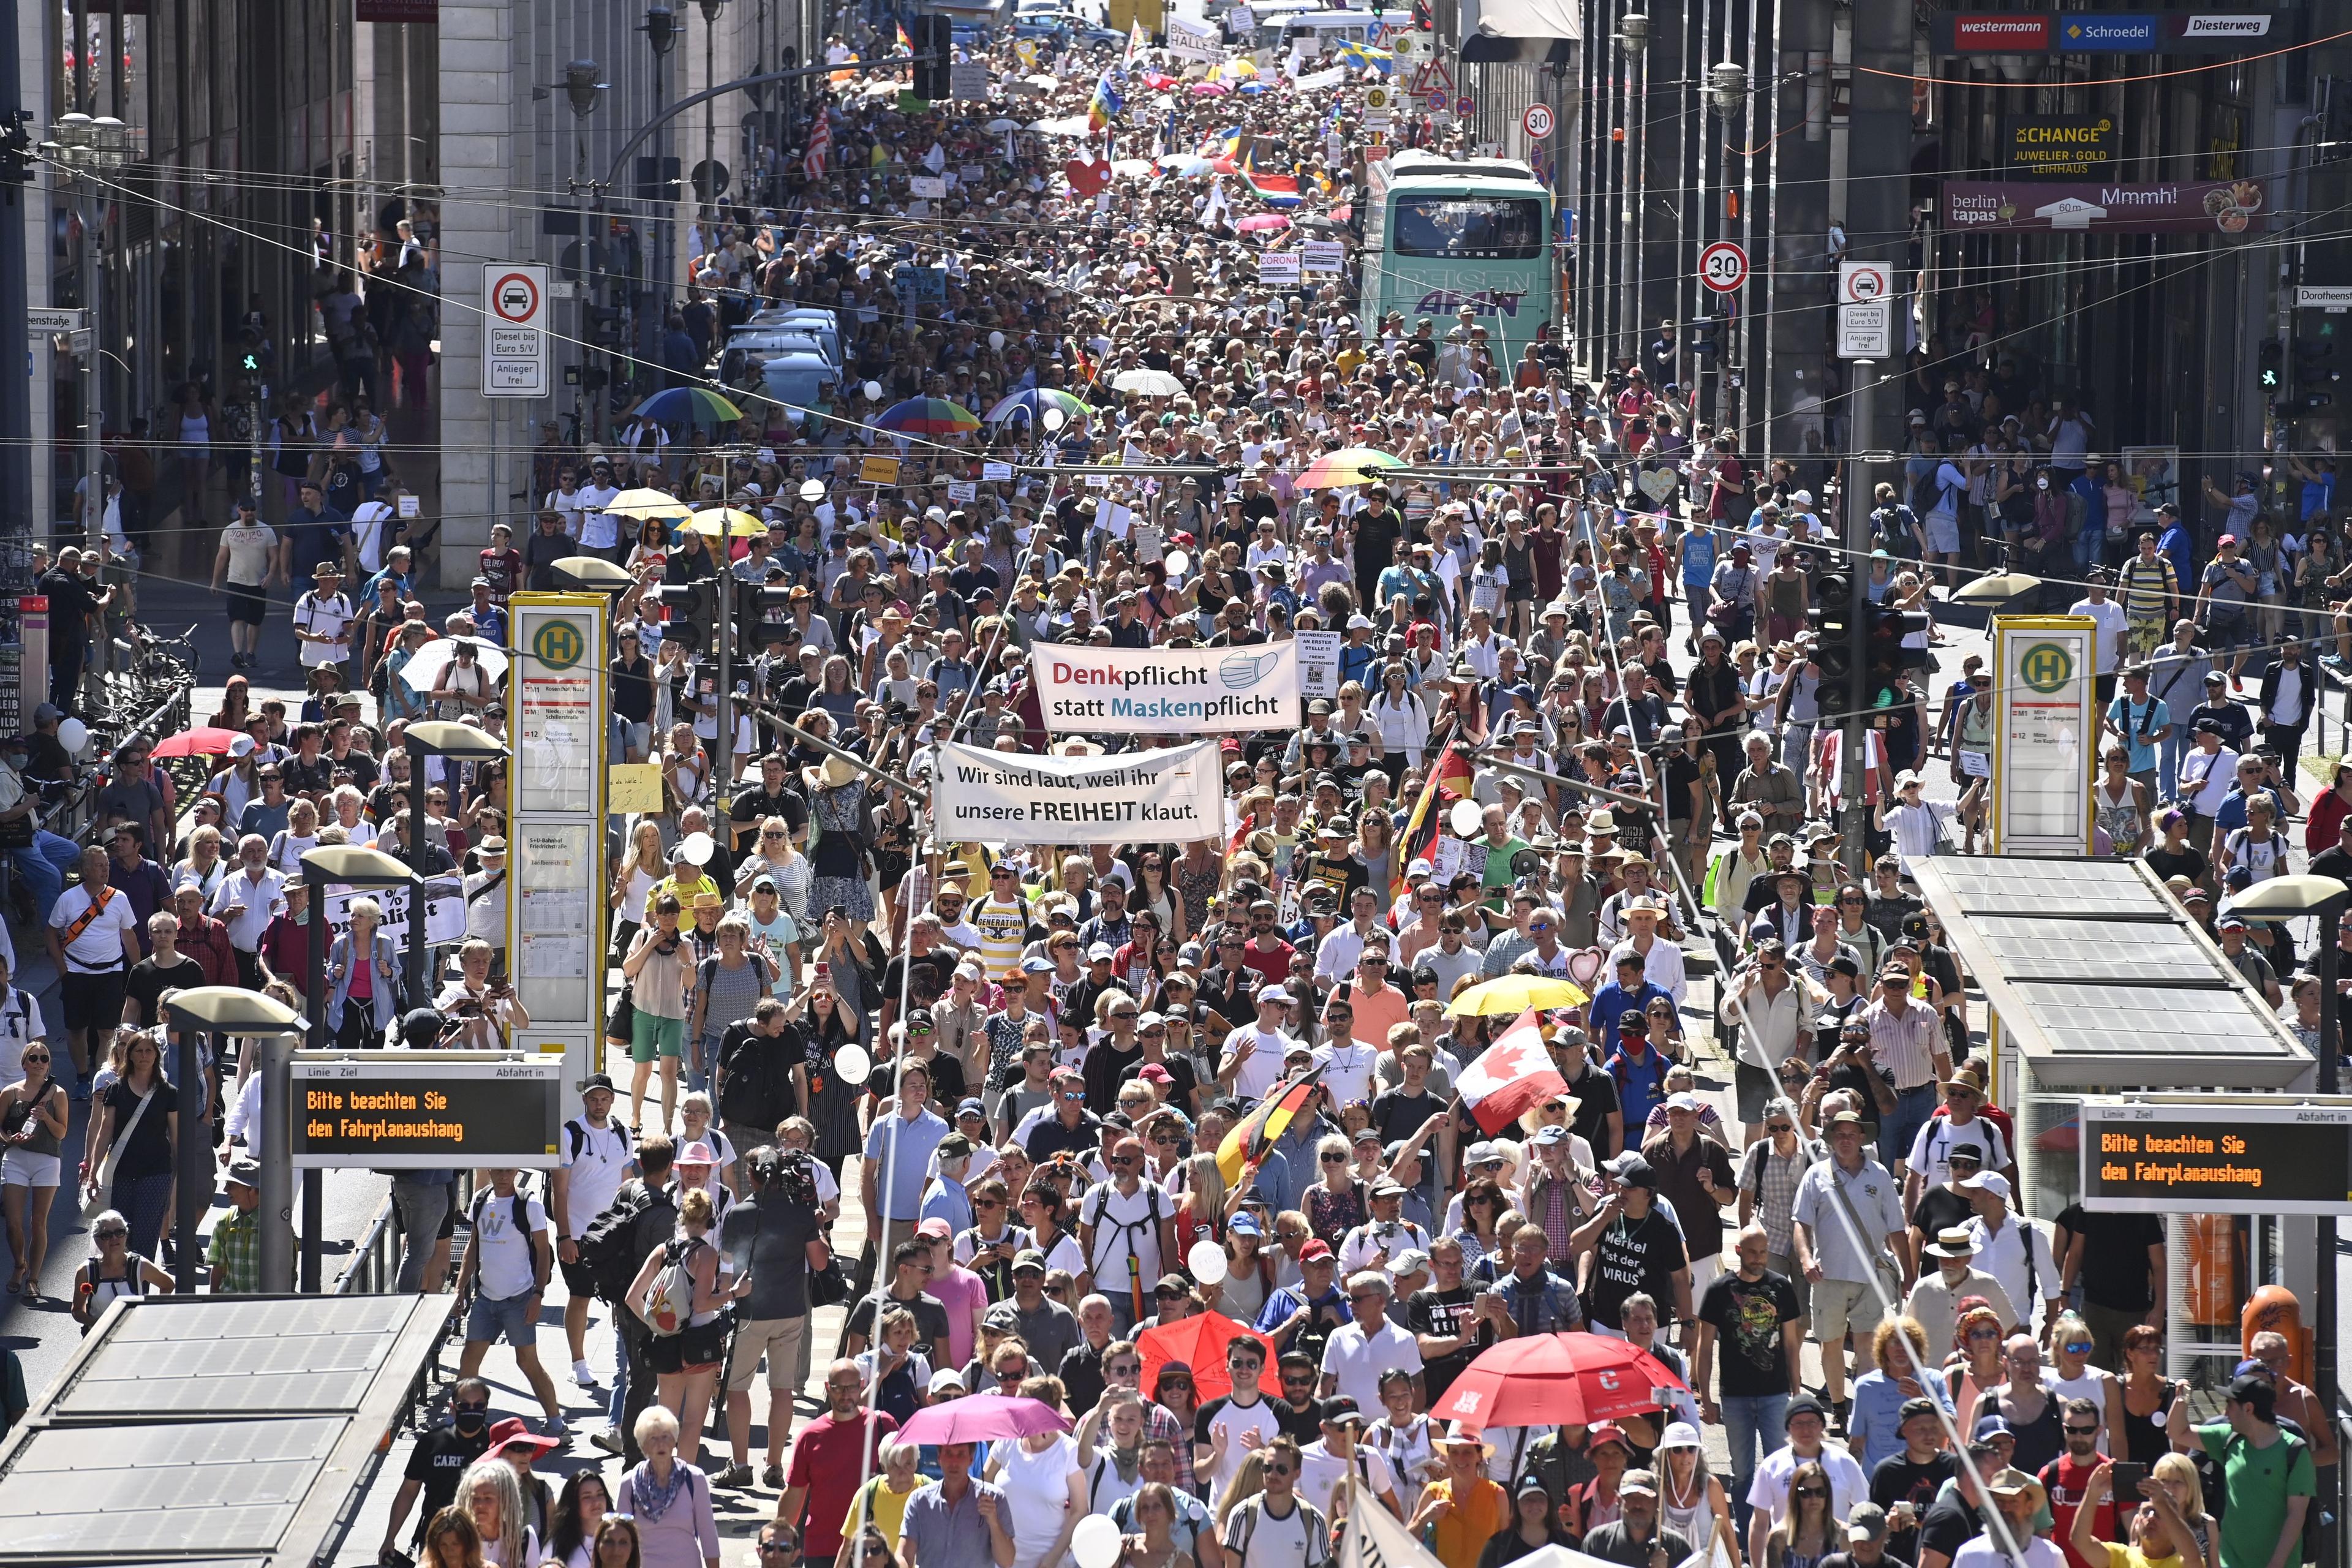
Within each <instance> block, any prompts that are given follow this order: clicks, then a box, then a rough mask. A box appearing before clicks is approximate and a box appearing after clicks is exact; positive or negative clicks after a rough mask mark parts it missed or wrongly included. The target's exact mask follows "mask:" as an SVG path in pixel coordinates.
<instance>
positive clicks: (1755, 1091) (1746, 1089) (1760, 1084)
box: [1731, 1062, 1780, 1122]
mask: <svg viewBox="0 0 2352 1568" xmlns="http://www.w3.org/2000/svg"><path fill="white" fill-rule="evenodd" d="M1731 1082H1732V1088H1733V1092H1734V1093H1736V1094H1737V1095H1738V1099H1739V1120H1740V1121H1756V1122H1761V1121H1763V1120H1764V1108H1765V1107H1766V1106H1768V1105H1769V1104H1770V1103H1771V1102H1772V1101H1773V1100H1774V1099H1775V1098H1777V1097H1778V1096H1779V1094H1780V1080H1779V1079H1776V1078H1774V1077H1773V1076H1772V1075H1771V1074H1770V1073H1769V1072H1766V1071H1765V1070H1764V1069H1763V1068H1759V1067H1750V1066H1748V1064H1747V1063H1746V1062H1734V1063H1733V1064H1732V1066H1731Z"/></svg>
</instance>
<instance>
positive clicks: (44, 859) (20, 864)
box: [8, 827, 81, 925]
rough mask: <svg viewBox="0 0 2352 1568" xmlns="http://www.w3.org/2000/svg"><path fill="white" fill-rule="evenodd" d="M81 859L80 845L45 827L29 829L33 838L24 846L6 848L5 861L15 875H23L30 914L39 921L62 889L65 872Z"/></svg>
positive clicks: (45, 916) (46, 915)
mask: <svg viewBox="0 0 2352 1568" xmlns="http://www.w3.org/2000/svg"><path fill="white" fill-rule="evenodd" d="M80 859H81V847H80V846H79V845H78V844H76V843H75V842H74V841H73V840H72V839H70V838H67V837H63V836H62V835H59V834H55V833H51V832H49V831H47V829H46V828H38V827H37V828H35V829H34V830H33V842H32V844H31V846H30V847H27V848H24V849H11V850H9V851H8V863H9V864H10V865H11V866H14V867H15V868H16V875H18V876H19V877H22V878H24V879H25V885H26V887H27V888H29V889H32V894H33V904H34V913H33V918H34V919H35V920H36V921H38V922H39V923H41V924H43V925H47V923H48V920H49V910H50V908H51V907H52V906H54V905H55V904H56V903H57V901H58V894H60V893H62V892H64V891H65V890H66V873H67V872H68V871H69V870H71V869H73V868H74V867H75V865H76V864H78V863H79V861H80Z"/></svg>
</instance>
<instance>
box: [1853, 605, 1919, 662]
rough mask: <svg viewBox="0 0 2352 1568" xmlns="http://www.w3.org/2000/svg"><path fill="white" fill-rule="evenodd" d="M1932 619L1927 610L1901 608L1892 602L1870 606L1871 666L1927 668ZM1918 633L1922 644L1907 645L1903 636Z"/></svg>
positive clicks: (1869, 643) (1869, 640)
mask: <svg viewBox="0 0 2352 1568" xmlns="http://www.w3.org/2000/svg"><path fill="white" fill-rule="evenodd" d="M1930 626H1931V623H1930V621H1929V620H1928V617H1927V611H1925V610H1900V609H1897V608H1895V606H1894V605H1888V604H1876V605H1871V606H1870V631H1869V636H1868V637H1867V639H1866V640H1867V642H1868V645H1869V648H1870V668H1872V669H1873V670H1874V671H1878V672H1881V673H1891V672H1893V671H1895V670H1903V669H1925V668H1927V666H1928V664H1929V663H1930V656H1929V655H1928V652H1927V633H1928V631H1929V629H1930ZM1914 636H1916V637H1918V639H1919V646H1917V647H1906V646H1905V644H1904V640H1903V639H1904V638H1906V637H1914Z"/></svg>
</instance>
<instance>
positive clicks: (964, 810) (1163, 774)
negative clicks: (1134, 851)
mask: <svg viewBox="0 0 2352 1568" xmlns="http://www.w3.org/2000/svg"><path fill="white" fill-rule="evenodd" d="M1218 779H1219V769H1218V766H1217V747H1216V743H1215V742H1213V741H1202V742H1199V743H1198V744H1196V745H1191V746H1176V747H1171V748H1170V749H1169V750H1166V751H1160V752H1129V753H1127V754H1125V755H1123V756H1116V757H1031V756H1021V755H1016V754H1015V753H1013V752H987V751H982V750H980V749H978V748H977V747H972V746H957V745H944V746H941V747H940V773H939V779H938V781H937V784H936V787H935V788H934V790H933V792H932V796H931V805H932V809H933V810H934V811H935V812H936V813H937V814H938V818H939V820H938V823H937V825H936V832H937V834H938V836H939V837H940V839H941V840H942V841H943V842H944V841H949V840H962V839H977V840H989V841H997V842H1007V841H1009V842H1012V843H1016V844H1025V843H1032V842H1036V843H1053V844H1125V843H1129V842H1130V841H1133V840H1137V839H1146V840H1150V841H1153V842H1158V841H1160V840H1162V839H1168V840H1175V841H1178V842H1181V841H1183V840H1186V839H1192V838H1210V837H1218V836H1220V835H1222V834H1223V820H1224V818H1223V793H1222V791H1221V790H1220V789H1219V787H1218Z"/></svg>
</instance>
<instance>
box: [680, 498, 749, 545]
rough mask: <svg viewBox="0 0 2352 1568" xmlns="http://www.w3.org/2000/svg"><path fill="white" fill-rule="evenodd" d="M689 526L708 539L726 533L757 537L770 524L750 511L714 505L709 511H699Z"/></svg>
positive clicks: (741, 536) (727, 535) (728, 535)
mask: <svg viewBox="0 0 2352 1568" xmlns="http://www.w3.org/2000/svg"><path fill="white" fill-rule="evenodd" d="M686 526H687V527H688V528H690V529H692V530H694V531H695V532H697V533H699V534H701V535H702V536H703V537H705V538H706V539H717V538H719V536H720V535H722V534H724V535H725V536H726V537H728V538H730V539H757V538H760V537H761V536H762V535H764V534H765V533H766V532H767V531H768V525H767V524H766V523H764V522H761V521H760V520H759V519H758V518H756V517H753V516H752V515H751V513H750V512H748V511H743V510H740V509H738V508H735V507H731V506H714V507H712V508H711V509H710V510H708V511H698V512H696V513H695V514H694V516H693V518H692V520H691V521H688V523H687V525H686Z"/></svg>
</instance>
